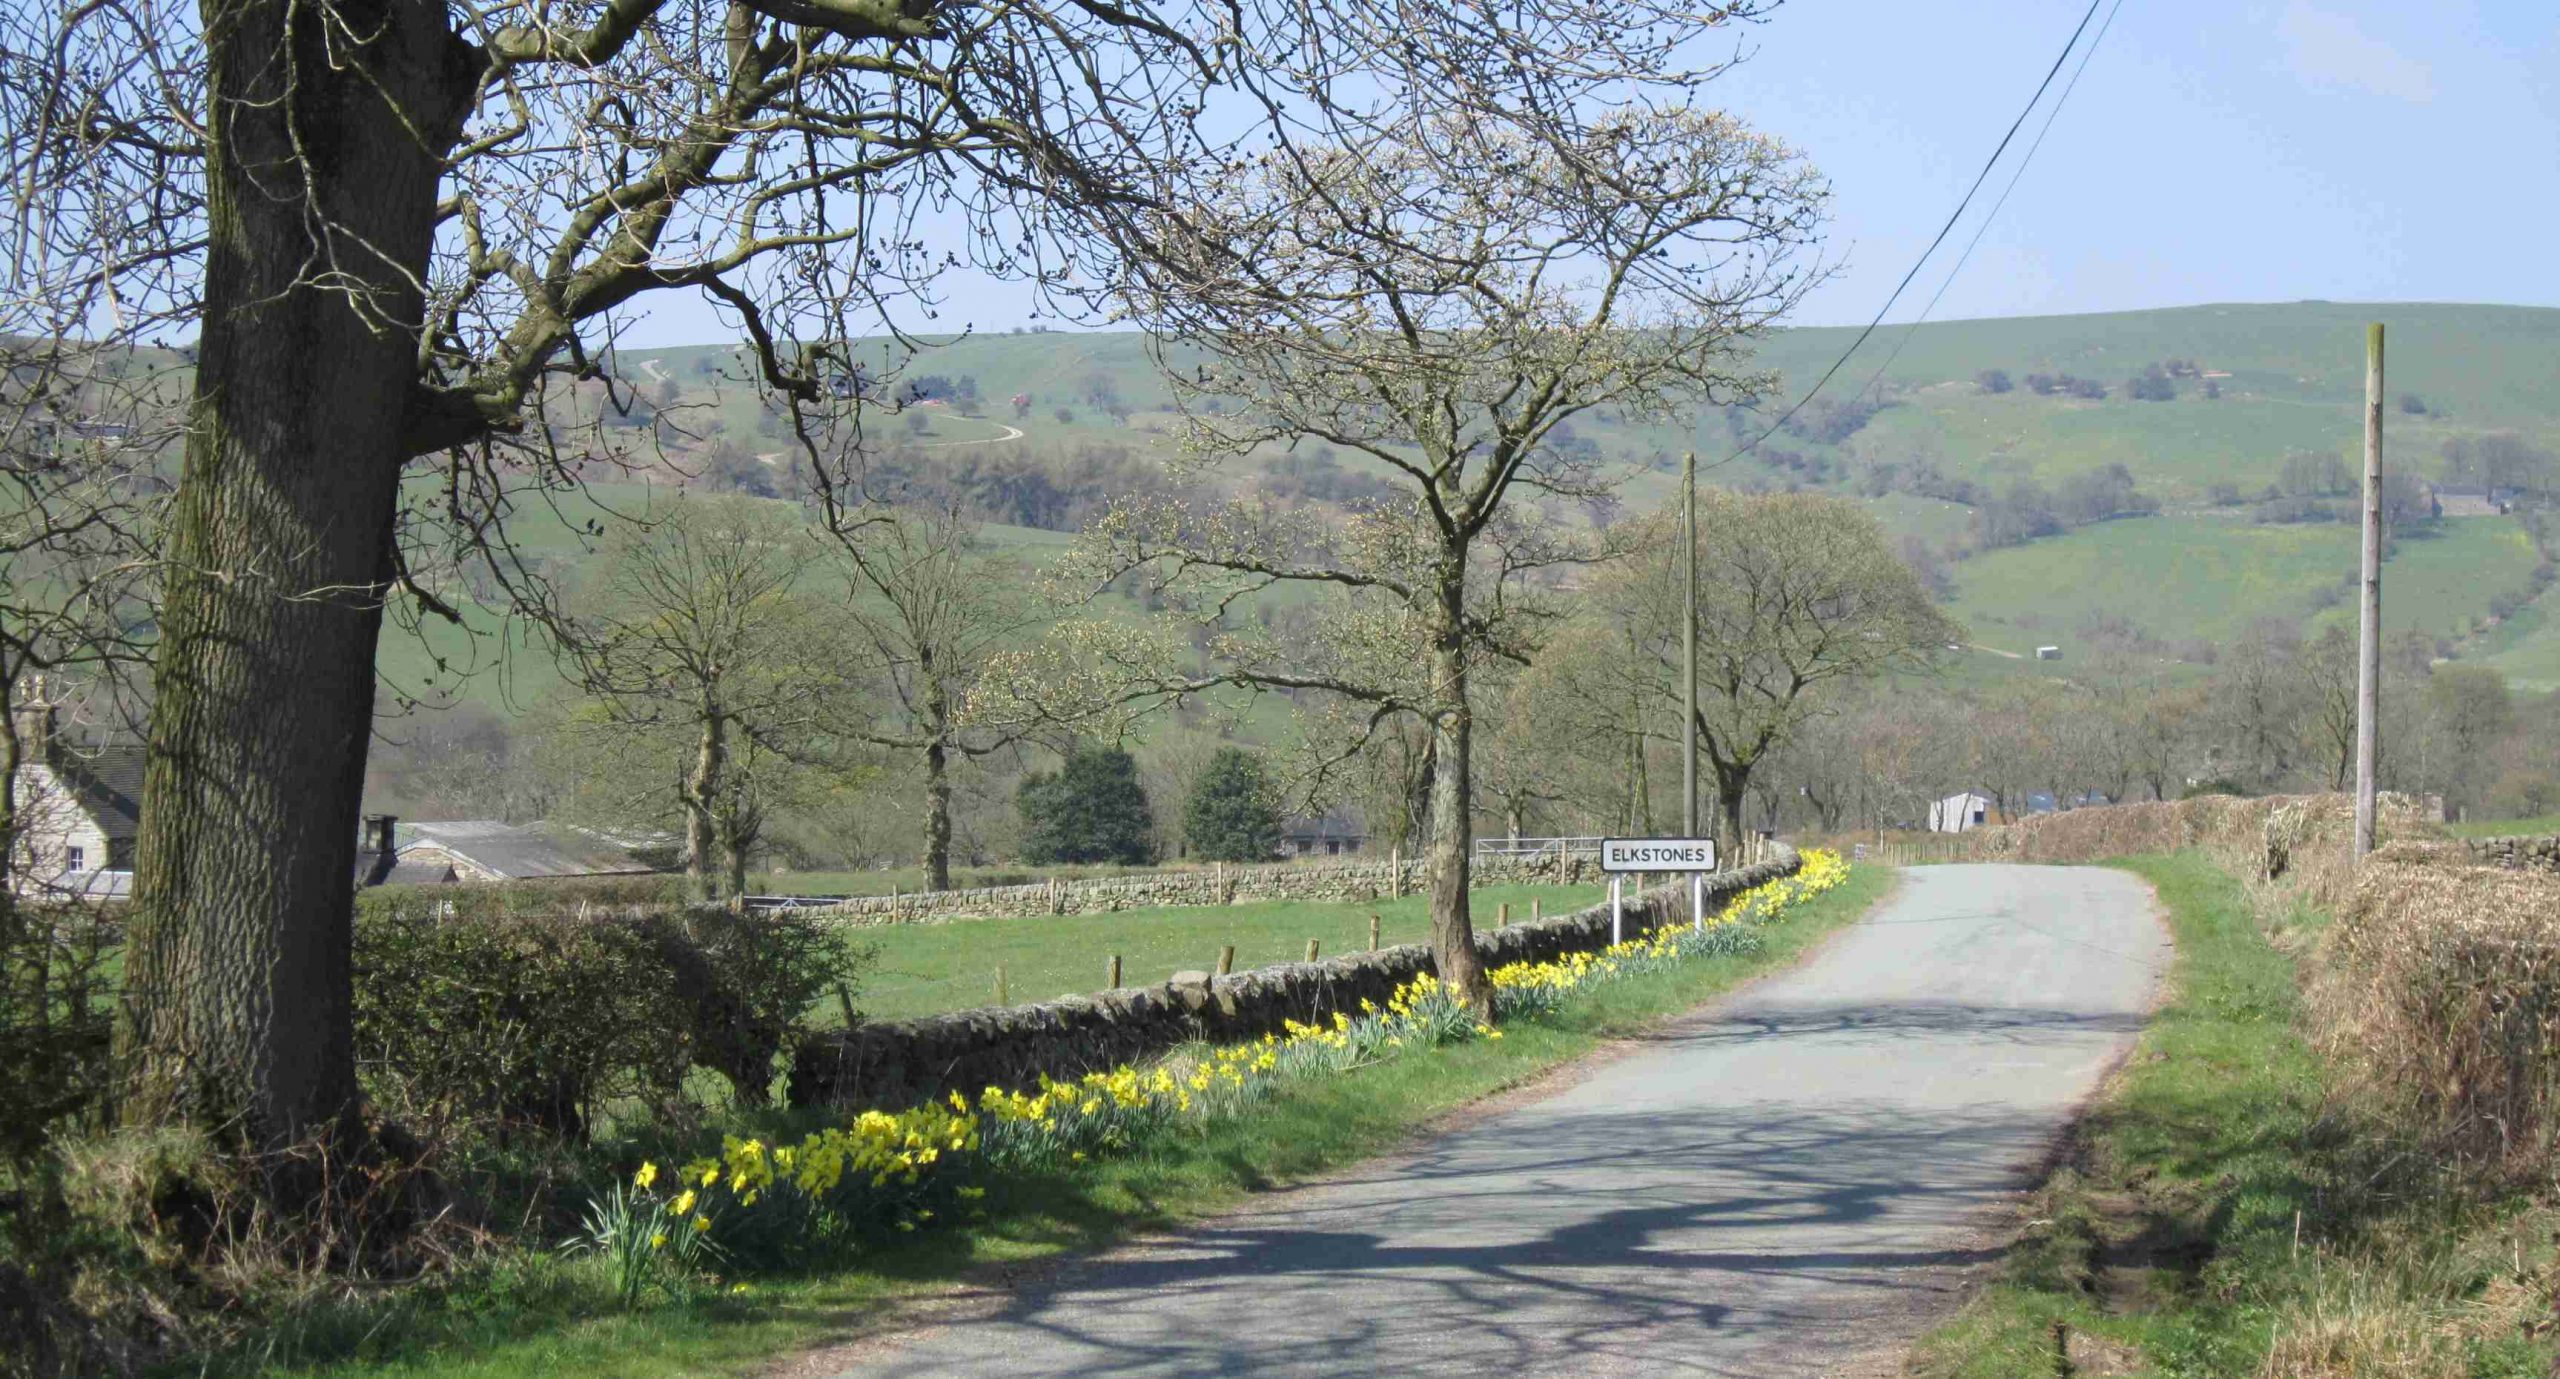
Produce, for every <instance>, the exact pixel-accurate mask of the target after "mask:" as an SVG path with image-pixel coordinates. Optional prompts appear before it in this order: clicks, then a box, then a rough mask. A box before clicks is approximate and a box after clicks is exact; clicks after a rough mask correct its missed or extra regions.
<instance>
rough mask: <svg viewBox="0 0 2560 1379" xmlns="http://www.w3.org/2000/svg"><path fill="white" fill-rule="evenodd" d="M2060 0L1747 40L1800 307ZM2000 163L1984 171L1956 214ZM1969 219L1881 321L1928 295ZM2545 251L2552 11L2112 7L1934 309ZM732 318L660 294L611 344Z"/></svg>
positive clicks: (2135, 298) (2532, 297)
mask: <svg viewBox="0 0 2560 1379" xmlns="http://www.w3.org/2000/svg"><path fill="white" fill-rule="evenodd" d="M2083 3H2084V0H1964V2H1963V3H1958V4H1953V5H1921V4H1911V3H1907V0H1790V3H1787V4H1785V5H1784V6H1783V7H1781V8H1779V9H1778V10H1777V11H1776V12H1775V13H1774V14H1773V15H1772V17H1771V18H1770V19H1769V20H1768V21H1767V22H1766V23H1764V24H1762V25H1759V26H1757V27H1756V28H1755V29H1754V30H1752V31H1751V33H1750V34H1749V36H1748V40H1747V42H1748V46H1749V48H1750V50H1751V53H1752V56H1751V58H1750V60H1749V61H1748V62H1747V63H1745V64H1744V65H1743V66H1742V67H1740V68H1738V69H1737V70H1736V71H1734V72H1733V73H1731V74H1729V75H1728V76H1727V77H1726V78H1725V79H1724V80H1723V81H1722V82H1721V83H1719V84H1718V85H1717V86H1715V87H1713V88H1711V90H1712V91H1713V93H1714V98H1715V99H1716V100H1717V101H1719V102H1720V103H1721V104H1723V105H1725V106H1726V107H1727V108H1728V109H1730V110H1732V111H1734V112H1735V113H1737V114H1739V115H1741V116H1743V117H1744V118H1745V119H1747V120H1749V121H1750V122H1751V123H1753V124H1754V125H1756V126H1757V127H1759V128H1761V129H1762V130H1765V131H1767V132H1769V133H1771V134H1775V135H1777V136H1779V137H1780V138H1783V139H1785V140H1787V141H1788V142H1790V143H1792V144H1794V145H1795V146H1796V147H1798V148H1799V149H1801V150H1802V151H1803V152H1804V153H1805V154H1806V155H1807V156H1809V157H1810V158H1811V159H1812V160H1813V162H1814V163H1815V165H1816V166H1817V167H1819V168H1820V169H1821V170H1822V171H1823V172H1824V174H1826V175H1827V176H1828V177H1829V178H1830V179H1831V182H1832V188H1833V193H1834V203H1833V215H1832V223H1831V227H1830V242H1829V246H1828V248H1827V250H1826V252H1827V254H1828V256H1829V257H1830V258H1832V259H1834V260H1836V261H1837V262H1838V264H1839V269H1840V271H1839V273H1838V275H1837V276H1836V277H1835V278H1834V279H1833V280H1832V281H1831V282H1829V283H1827V284H1826V285H1824V286H1823V287H1822V288H1821V289H1820V290H1819V291H1818V292H1817V293H1816V294H1815V295H1814V296H1813V297H1812V298H1811V299H1809V300H1808V301H1807V303H1806V305H1805V308H1804V310H1803V311H1802V312H1801V313H1800V315H1799V316H1798V318H1797V319H1798V322H1799V323H1800V324H1808V325H1838V324H1863V323H1864V322H1865V321H1866V319H1867V318H1868V317H1869V316H1871V315H1872V314H1873V313H1874V311H1875V310H1876V308H1877V306H1878V305H1879V304H1881V303H1882V302H1883V300H1884V298H1885V295H1886V294H1887V293H1889V292H1890V291H1891V290H1892V288H1893V284H1894V282H1895V281H1896V280H1897V279H1899V278H1900V277H1901V275H1902V274H1903V273H1904V272H1905V271H1907V270H1908V269H1909V268H1910V266H1911V261H1912V260H1913V258H1914V257H1916V256H1917V255H1918V254H1919V252H1920V251H1921V249H1922V248H1924V247H1925V246H1926V245H1927V244H1928V241H1929V238H1930V236H1931V235H1933V234H1935V233H1936V231H1937V227H1938V225H1939V223H1940V222H1941V221H1942V220H1943V219H1944V218H1945V217H1946V215H1947V213H1948V212H1949V211H1950V210H1952V209H1953V208H1954V206H1955V204H1956V200H1957V198H1958V197H1960V196H1961V195H1962V194H1963V191H1964V188H1965V185H1966V184H1967V183H1968V182H1969V181H1970V180H1971V179H1972V177H1973V175H1974V173H1975V171H1976V170H1977V169H1978V168H1979V167H1980V165H1981V162H1982V160H1983V159H1984V158H1985V157H1986V156H1988V155H1989V153H1990V151H1991V149H1992V147H1993V146H1994V145H1995V144H1996V143H1997V142H1998V141H1999V137H2000V134H2001V132H2002V131H2003V130H2004V129H2006V128H2007V126H2008V123H2009V121H2010V120H2011V119H2013V118H2015V117H2016V114H2017V111H2018V109H2019V107H2020V106H2021V105H2022V104H2023V103H2024V102H2025V100H2026V99H2027V97H2028V95H2029V94H2030V93H2031V92H2032V91H2033V90H2034V89H2035V85H2036V82H2037V81H2038V80H2039V79H2040V78H2041V77H2042V76H2043V74H2044V71H2045V68H2046V67H2047V66H2048V65H2049V64H2050V63H2051V62H2052V61H2053V56H2054V54H2055V53H2056V52H2058V51H2059V50H2060V48H2061V45H2062V42H2063V40H2064V38H2066V37H2067V36H2068V35H2069V34H2070V32H2071V29H2072V26H2073V25H2074V24H2075V23H2077V22H2078V19H2079V16H2080V12H2081V9H2082V7H2083ZM2104 13H2105V11H2104V10H2103V9H2102V10H2101V11H2100V14H2101V16H2102V17H2103V15H2104ZM2068 75H2069V73H2068V70H2067V69H2066V71H2065V74H2064V76H2065V78H2067V77H2068ZM2059 87H2060V81H2059V80H2057V82H2056V88H2057V90H2058V89H2059ZM2041 118H2042V117H2041V114H2039V116H2038V117H2037V119H2036V120H2031V121H2030V122H2029V124H2028V126H2027V128H2026V129H2025V130H2024V131H2022V132H2021V134H2020V137H2019V141H2018V144H2017V145H2015V146H2013V149H2012V153H2011V157H2012V158H2013V159H2014V158H2015V156H2016V154H2017V153H2018V152H2020V151H2022V150H2023V149H2024V147H2025V144H2026V143H2027V141H2028V140H2029V139H2030V138H2031V137H2032V136H2033V134H2034V132H2035V129H2036V127H2037V124H2038V123H2040V122H2041ZM2007 178H2008V172H2007V168H2006V166H2005V165H2004V167H2003V169H2002V170H2001V171H2000V172H1998V173H1995V174H1994V175H1993V177H1992V179H1991V181H1990V182H1989V183H1988V184H1987V185H1986V187H1985V188H1984V191H1983V194H1982V196H1981V197H1980V198H1979V201H1978V203H1977V206H1976V211H1975V214H1976V215H1977V216H1978V215H1979V214H1980V213H1981V212H1982V211H1983V210H1985V209H1987V208H1988V207H1989V204H1990V203H1991V202H1992V201H1993V200H1994V199H1996V198H1997V196H1998V195H1999V192H2000V189H2001V188H2002V187H2003V186H2004V185H2005V184H2006V182H2007ZM1973 228H1974V227H1973V223H1972V222H1971V221H1970V220H1968V222H1967V223H1966V224H1965V225H1963V226H1961V227H1960V228H1959V229H1958V231H1957V233H1956V234H1955V235H1953V236H1951V237H1950V239H1949V243H1948V246H1947V248H1946V249H1944V250H1942V251H1941V253H1942V255H1943V258H1942V259H1941V260H1933V261H1932V266H1931V267H1930V268H1929V269H1926V270H1924V271H1923V272H1922V274H1921V276H1920V278H1919V279H1918V281H1916V282H1915V283H1914V285H1913V287H1912V290H1911V292H1910V294H1909V295H1908V296H1907V297H1906V298H1905V301H1904V302H1903V304H1902V305H1901V306H1900V307H1898V308H1897V309H1896V311H1895V312H1894V314H1893V316H1892V317H1891V319H1894V320H1908V319H1910V318H1911V316H1912V314H1913V313H1914V312H1916V311H1917V310H1918V309H1919V307H1920V306H1921V305H1922V304H1923V303H1925V302H1927V301H1928V299H1929V297H1930V295H1931V294H1932V293H1933V292H1935V291H1936V290H1937V287H1938V284H1939V282H1940V280H1941V279H1942V277H1943V275H1944V270H1945V264H1947V263H1951V262H1952V261H1953V256H1954V254H1955V253H1956V252H1957V251H1958V250H1960V249H1961V248H1962V246H1963V244H1964V242H1965V241H1966V240H1967V239H1968V238H1970V237H1971V235H1972V233H1973ZM2555 242H2560V7H2555V6H2553V5H2551V4H2549V3H2548V0H2544V2H2543V3H2525V2H2524V0H2494V3H2492V2H2490V0H2480V2H2479V3H2469V2H2467V0H2424V2H2423V3H2417V4H2410V3H2400V4H2389V3H2380V2H2379V0H2266V2H2265V3H2246V4H2217V3H2210V2H2209V0H2123V4H2122V8H2121V10H2120V12H2119V13H2118V14H2117V16H2116V18H2115V22H2114V25H2113V27H2112V28H2111V29H2110V30H2109V31H2108V33H2107V34H2106V37H2105V41H2104V43H2103V45H2102V46H2101V47H2100V48H2099V50H2098V51H2097V54H2096V56H2095V58H2094V59H2093V60H2092V61H2091V62H2090V63H2089V66H2088V68H2087V71H2086V74H2085V75H2084V76H2083V77H2082V78H2081V80H2080V83H2079V86H2078V89H2077V90H2076V91H2074V92H2073V94H2072V96H2071V100H2070V103H2069V104H2068V106H2066V107H2065V108H2064V109H2063V111H2062V113H2061V115H2060V117H2059V119H2058V121H2057V122H2056V123H2055V124H2054V126H2053V130H2052V133H2051V134H2050V136H2049V137H2048V138H2047V139H2046V141H2045V143H2044V146H2043V148H2042V150H2041V151H2040V152H2038V153H2037V155H2036V157H2035V161H2034V163H2033V164H2032V166H2030V167H2029V168H2028V169H2027V172H2026V174H2025V177H2024V180H2022V181H2021V182H2020V183H2019V185H2018V188H2017V190H2016V192H2015V193H2014V194H2013V195H2012V196H2011V197H2010V198H2009V201H2008V203H2007V205H2006V206H2005V207H2004V208H2003V209H2002V210H2001V212H2000V214H1999V217H1998V218H1997V220H1995V221H1994V222H1993V223H1992V224H1991V226H1990V228H1989V230H1988V232H1987V233H1986V234H1985V235H1984V237H1983V239H1982V243H1981V246H1980V248H1978V249H1977V250H1976V251H1975V252H1974V255H1973V257H1972V259H1971V260H1970V262H1969V263H1967V265H1966V266H1965V268H1964V271H1963V273H1962V274H1961V275H1960V276H1959V277H1958V278H1957V279H1956V281H1955V282H1954V284H1953V286H1952V287H1950V288H1949V289H1948V290H1947V293H1946V296H1945V299H1944V300H1943V301H1942V302H1941V303H1940V304H1939V306H1938V308H1937V310H1936V311H1935V312H1934V313H1933V317H1932V319H1938V320H1950V319H1957V318H1962V317H1971V316H2016V315H2038V314H2047V313H2064V312H2084V311H2110V310H2125V309H2133V308H2141V307H2156V306H2180V305H2186V304H2191V303H2196V302H2209V301H2290V300H2295V299H2299V298H2307V297H2316V298H2326V299H2330V300H2337V301H2470V302H2502V303H2515V304H2524V305H2541V306H2560V251H2555V249H2554V248H2553V245H2554V244H2555ZM948 290H949V294H950V299H949V301H948V304H947V307H946V310H945V311H944V313H943V315H942V318H941V321H940V322H938V323H937V324H939V325H940V326H942V327H943V328H946V329H947V328H950V327H952V326H956V325H958V324H960V323H963V322H966V323H969V324H972V325H974V326H975V327H976V328H978V329H981V330H987V329H996V330H1001V329H1005V328H1007V327H1010V326H1014V325H1018V324H1021V323H1023V321H1024V320H1025V319H1026V317H1027V315H1028V313H1029V312H1030V311H1031V309H1032V308H1031V305H1030V303H1029V301H1028V299H1027V297H1026V296H1025V295H1024V294H1023V293H1022V292H1021V290H1020V289H1018V288H1015V287H1012V286H1009V285H1006V284H1002V283H990V282H981V281H960V280H957V279H955V280H954V281H952V282H951V283H950V284H949V287H948ZM732 334H733V333H732V332H730V331H728V330H726V329H724V328H723V327H722V326H721V324H720V323H719V322H718V320H717V319H716V318H715V317H714V316H713V315H712V314H711V313H710V312H708V311H707V310H704V309H701V308H699V307H697V306H694V305H692V304H690V303H683V302H677V301H665V302H662V303H658V304H655V307H654V309H653V310H652V312H651V313H650V318H649V319H648V320H646V321H645V322H642V323H640V324H639V326H638V328H637V329H636V330H635V331H633V332H632V333H630V334H629V335H627V336H626V337H625V339H626V342H627V343H630V344H634V345H651V344H678V343H689V342H700V341H709V340H714V339H726V338H730V337H731V336H732Z"/></svg>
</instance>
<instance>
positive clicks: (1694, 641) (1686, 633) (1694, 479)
mask: <svg viewBox="0 0 2560 1379" xmlns="http://www.w3.org/2000/svg"><path fill="white" fill-rule="evenodd" d="M1680 684H1681V699H1680V702H1681V714H1680V833H1681V836H1682V837H1684V838H1695V837H1697V836H1698V452H1697V451H1695V450H1692V451H1690V452H1689V453H1688V454H1687V455H1686V456H1684V457H1683V458H1682V459H1681V461H1680Z"/></svg>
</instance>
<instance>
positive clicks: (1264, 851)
mask: <svg viewBox="0 0 2560 1379" xmlns="http://www.w3.org/2000/svg"><path fill="white" fill-rule="evenodd" d="M1182 838H1183V841H1184V842H1186V843H1188V844H1190V847H1191V852H1192V854H1193V855H1194V856H1196V857H1198V858H1199V859H1200V860H1202V861H1205V862H1267V861H1269V860H1270V859H1271V858H1272V856H1273V855H1274V854H1276V853H1278V852H1279V851H1280V801H1279V798H1278V792H1276V791H1275V790H1273V789H1272V786H1271V778H1270V776H1269V774H1268V773H1267V772H1265V771H1264V770H1263V768H1262V758H1260V757H1258V756H1256V755H1254V754H1253V753H1251V752H1248V751H1246V750H1244V749H1243V748H1241V747H1221V748H1219V749H1218V751H1217V753H1216V755H1214V756H1212V757H1210V758H1209V765H1208V766H1207V768H1206V769H1204V770H1202V771H1201V773H1200V781H1199V783H1198V784H1196V785H1194V786H1192V787H1191V798H1190V799H1188V800H1186V801H1184V803H1183V806H1182Z"/></svg>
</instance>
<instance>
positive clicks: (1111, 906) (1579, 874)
mask: <svg viewBox="0 0 2560 1379" xmlns="http://www.w3.org/2000/svg"><path fill="white" fill-rule="evenodd" d="M1471 874H1472V876H1473V880H1474V884H1476V885H1478V886H1523V885H1576V884H1582V883H1585V882H1593V881H1597V880H1599V879H1600V864H1599V863H1598V861H1596V860H1595V859H1592V858H1588V857H1561V856H1543V857H1480V858H1477V859H1476V860H1475V863H1474V866H1473V867H1472V869H1471ZM1427 884H1428V877H1427V876H1426V875H1425V870H1424V866H1423V863H1422V862H1421V860H1420V859H1414V860H1410V861H1403V862H1352V863H1345V864H1341V865H1336V866H1309V865H1305V864H1302V863H1288V862H1283V863H1277V864H1274V865H1270V866H1237V867H1211V868H1205V869H1200V870H1192V871H1163V872H1147V873H1144V874H1141V875H1136V876H1102V877H1093V878H1089V879H1086V880H1079V881H1053V882H1049V883H1046V884H1035V885H1028V886H981V887H975V888H972V889H968V890H957V891H925V892H920V893H917V894H913V895H895V896H890V895H871V896H857V897H854V898H852V899H849V900H839V901H836V902H833V903H831V904H828V905H825V906H823V907H819V908H818V910H817V912H818V913H820V914H823V915H825V916H827V917H829V918H831V919H837V920H840V921H842V922H844V923H846V924H856V925H871V924H915V923H921V922H926V921H931V920H942V919H1017V918H1022V917H1025V916H1030V915H1094V914H1109V913H1112V912H1114V911H1118V910H1149V909H1155V908H1158V907H1161V906H1171V905H1237V904H1243V903H1245V902H1248V901H1255V900H1328V901H1330V900H1350V901H1367V900H1376V899H1380V898H1382V897H1385V896H1389V895H1412V894H1415V893H1416V892H1418V891H1420V890H1421V889H1423V887H1424V886H1425V885H1427Z"/></svg>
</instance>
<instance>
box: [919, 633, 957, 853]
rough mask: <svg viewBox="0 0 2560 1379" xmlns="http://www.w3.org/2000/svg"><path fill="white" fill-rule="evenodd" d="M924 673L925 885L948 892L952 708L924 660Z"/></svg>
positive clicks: (938, 681)
mask: <svg viewBox="0 0 2560 1379" xmlns="http://www.w3.org/2000/svg"><path fill="white" fill-rule="evenodd" d="M925 674H926V676H927V677H928V678H927V679H926V681H925V686H924V715H925V744H924V888H925V889H926V890H928V891H947V890H949V889H951V749H950V748H949V747H948V746H947V745H945V738H946V737H947V736H948V735H949V733H950V731H951V708H950V702H949V700H947V699H946V698H945V697H944V695H943V692H942V682H941V680H940V679H938V678H933V666H932V664H931V662H927V663H926V665H925Z"/></svg>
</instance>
